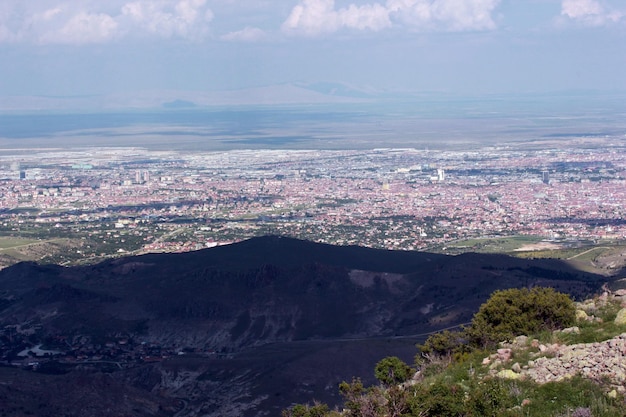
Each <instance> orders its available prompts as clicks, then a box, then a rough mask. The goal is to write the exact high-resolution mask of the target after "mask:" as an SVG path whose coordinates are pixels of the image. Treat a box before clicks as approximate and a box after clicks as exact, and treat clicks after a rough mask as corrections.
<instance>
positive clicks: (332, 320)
mask: <svg viewBox="0 0 626 417" xmlns="http://www.w3.org/2000/svg"><path fill="white" fill-rule="evenodd" d="M605 280H606V278H605V277H600V276H597V275H593V274H589V273H585V272H581V271H578V270H575V269H573V268H572V267H571V266H569V265H568V264H566V263H564V262H561V261H558V260H550V259H537V260H528V259H517V258H512V257H508V256H504V255H486V254H474V253H468V254H464V255H458V256H447V255H441V254H433V253H420V252H405V251H384V250H376V249H368V248H362V247H354V246H348V247H340V246H331V245H325V244H318V243H312V242H307V241H300V240H295V239H291V238H285V237H278V236H269V237H261V238H254V239H250V240H248V241H244V242H241V243H237V244H233V245H229V246H221V247H216V248H212V249H206V250H202V251H197V252H189V253H181V254H149V255H142V256H136V257H127V258H121V259H115V260H109V261H105V262H103V263H100V264H97V265H90V266H81V267H71V268H66V267H61V266H57V265H38V264H35V263H21V264H17V265H15V266H12V267H9V268H6V269H4V270H2V271H0V326H2V328H3V329H4V330H3V333H2V337H1V338H0V341H1V342H2V344H1V345H0V346H1V347H2V356H3V361H4V362H5V363H6V364H10V363H13V364H14V365H18V364H20V366H24V367H33V366H34V367H35V368H37V372H33V371H21V370H20V371H19V375H20V377H19V378H17V377H16V379H15V381H24V383H23V384H22V383H21V382H16V383H15V384H14V385H13V386H12V387H11V390H14V392H15V393H17V392H19V394H20V395H13V394H10V390H9V389H8V388H7V386H4V385H0V399H1V398H5V400H4V401H9V402H10V401H13V400H9V399H8V398H16V400H15V401H14V402H15V404H13V405H11V407H13V408H15V410H18V411H20V412H23V411H24V408H23V407H29V405H27V404H26V403H25V402H24V401H22V400H18V399H17V398H32V397H36V398H39V401H40V402H41V403H42V404H46V403H47V401H50V402H51V403H50V404H52V405H50V407H51V408H50V410H52V411H54V413H57V414H58V413H65V414H67V415H81V413H80V412H79V411H77V410H76V409H74V408H73V407H74V406H73V405H71V404H72V402H71V401H65V402H64V401H56V400H55V399H50V398H48V394H47V393H46V392H45V390H41V389H39V388H36V387H37V386H38V385H37V384H36V383H34V381H37V380H39V379H38V378H41V381H44V380H45V381H48V382H46V384H49V383H54V382H50V381H54V380H55V378H57V379H58V381H59V384H62V385H64V386H65V385H71V383H72V382H71V381H72V380H73V378H76V383H77V384H80V382H79V380H80V381H90V382H88V383H86V384H83V386H82V387H81V390H82V391H84V395H87V394H86V392H87V391H89V389H90V388H89V387H90V386H91V385H89V384H93V389H97V386H98V384H103V382H102V381H103V380H102V378H103V377H102V375H103V374H106V375H107V377H106V378H110V379H105V380H104V381H108V382H107V383H110V384H111V386H114V387H115V388H111V389H112V390H121V389H124V388H123V387H126V386H128V387H130V388H129V392H131V393H132V394H131V395H132V396H134V397H133V399H132V400H128V401H126V402H125V403H124V404H126V405H124V406H123V405H122V402H119V401H115V403H116V407H117V408H115V407H114V408H111V407H110V404H109V405H108V402H110V401H111V400H110V399H107V397H106V395H103V394H102V392H100V393H99V394H98V395H95V394H93V395H94V398H95V399H94V401H96V403H98V402H99V403H100V404H101V406H102V410H100V411H98V409H97V408H94V409H93V410H91V411H90V412H89V415H91V416H100V415H102V416H104V415H108V416H113V415H125V414H124V413H130V414H133V415H171V412H172V410H175V411H176V412H178V414H176V415H178V416H196V415H198V416H199V415H215V416H217V415H222V416H224V415H251V416H252V415H258V413H259V412H260V411H261V410H265V411H269V412H270V415H277V414H278V410H279V409H281V408H283V407H286V406H288V405H289V404H291V403H292V402H294V401H301V400H306V399H310V398H317V399H320V400H325V401H329V402H331V403H333V402H337V401H338V398H336V395H337V393H336V391H337V389H336V387H337V383H339V382H341V380H342V379H349V378H350V377H351V376H352V375H368V374H371V373H372V371H371V370H372V369H373V366H374V364H375V363H376V361H377V360H379V359H380V358H381V357H383V356H387V355H390V354H398V355H400V356H404V357H405V358H407V359H408V360H409V361H410V357H411V356H412V354H414V351H415V349H414V347H413V344H414V343H415V341H418V340H422V339H423V338H424V337H425V333H428V332H432V331H436V330H439V329H442V328H447V327H453V326H457V325H459V324H461V323H466V322H468V321H469V320H470V318H471V316H472V315H473V314H474V312H475V311H476V310H477V308H478V306H479V305H480V304H481V303H482V302H484V301H485V300H486V299H487V298H488V296H489V294H491V293H492V292H493V291H494V290H496V289H501V288H510V287H521V286H537V285H541V286H550V287H554V288H556V289H557V290H559V291H563V292H567V293H569V294H572V295H573V296H574V297H579V298H582V297H585V296H588V295H590V294H593V293H596V292H597V291H599V289H600V287H601V285H602V284H603V283H604V282H605ZM29 350H30V353H27V352H29ZM37 351H39V352H44V353H39V354H38V353H37ZM34 362H37V364H36V365H32V364H33V363H34ZM29 364H30V365H29ZM0 371H2V372H5V373H7V372H12V373H15V372H18V371H17V370H15V369H5V370H2V369H0ZM42 372H43V373H45V374H46V375H45V376H44V375H42V374H41V373H42ZM52 374H54V375H52ZM49 380H50V381H49ZM51 392H54V391H51ZM157 393H158V395H157ZM3 395H4V397H3ZM58 395H61V396H62V395H63V394H58ZM68 395H69V396H71V395H73V394H68ZM55 398H56V397H55ZM111 398H114V397H111ZM55 401H56V402H55ZM139 403H142V404H144V405H143V406H138V405H137V404H139ZM20 407H22V408H21V409H20ZM42 407H43V408H42V410H44V411H45V410H46V408H45V407H44V406H43V405H42ZM64 407H65V408H64ZM107 407H109V408H108V409H109V410H113V409H115V410H117V409H118V408H119V412H118V411H115V412H110V413H108V414H107V412H105V411H103V410H107ZM133 407H135V408H137V407H139V408H138V409H140V410H141V413H139V412H137V411H132V410H134V409H135V408H133ZM42 410H39V411H37V410H33V412H35V414H36V415H46V414H45V413H44V411H42ZM124 410H125V411H124ZM167 410H169V411H167ZM18 411H16V412H15V413H13V414H11V413H9V414H7V415H10V416H12V415H21V414H16V413H17V412H18ZM52 411H51V414H50V415H53V414H54V413H52ZM168 413H169V414H168ZM83 415H84V414H83Z"/></svg>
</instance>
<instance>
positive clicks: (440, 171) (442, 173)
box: [437, 168, 446, 181]
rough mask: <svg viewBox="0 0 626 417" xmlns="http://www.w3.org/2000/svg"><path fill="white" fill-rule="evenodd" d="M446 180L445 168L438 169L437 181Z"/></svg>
mask: <svg viewBox="0 0 626 417" xmlns="http://www.w3.org/2000/svg"><path fill="white" fill-rule="evenodd" d="M445 179H446V172H445V171H444V169H443V168H437V180H438V181H444V180H445Z"/></svg>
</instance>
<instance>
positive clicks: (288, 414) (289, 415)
mask: <svg viewBox="0 0 626 417" xmlns="http://www.w3.org/2000/svg"><path fill="white" fill-rule="evenodd" d="M329 412H330V410H329V409H328V406H327V405H326V404H322V403H317V402H316V403H314V404H313V405H308V404H295V405H293V406H291V407H289V408H288V409H286V410H283V412H282V414H281V415H282V417H325V416H327V415H328V414H329Z"/></svg>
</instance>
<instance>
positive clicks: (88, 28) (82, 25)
mask: <svg viewBox="0 0 626 417" xmlns="http://www.w3.org/2000/svg"><path fill="white" fill-rule="evenodd" d="M49 17H50V16H44V18H49ZM117 28H118V24H117V22H116V21H115V20H113V18H112V17H111V16H109V15H107V14H103V13H99V14H89V13H84V12H82V13H78V14H76V15H74V16H73V17H72V18H71V19H70V20H68V21H67V22H66V23H65V25H64V26H63V27H61V28H60V29H58V30H55V31H50V32H46V33H44V34H43V35H42V36H41V37H40V38H39V41H40V42H41V43H65V44H76V45H79V44H86V43H102V42H107V41H110V40H111V39H113V38H115V36H116V34H117Z"/></svg>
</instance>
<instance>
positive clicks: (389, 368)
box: [374, 356, 413, 386]
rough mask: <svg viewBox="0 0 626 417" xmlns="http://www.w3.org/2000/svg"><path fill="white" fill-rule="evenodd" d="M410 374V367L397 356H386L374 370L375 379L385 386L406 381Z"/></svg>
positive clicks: (411, 371)
mask: <svg viewBox="0 0 626 417" xmlns="http://www.w3.org/2000/svg"><path fill="white" fill-rule="evenodd" d="M412 373H413V370H412V369H411V367H410V366H409V365H407V364H406V363H404V362H403V361H402V360H401V359H400V358H398V357H397V356H388V357H386V358H384V359H382V360H381V361H380V362H378V363H377V364H376V368H375V369H374V375H375V376H376V379H378V380H379V381H380V382H381V383H383V384H385V385H387V386H390V385H394V384H400V383H402V382H404V381H407V380H408V379H409V378H410V377H411V375H412Z"/></svg>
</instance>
